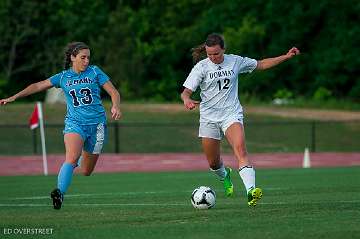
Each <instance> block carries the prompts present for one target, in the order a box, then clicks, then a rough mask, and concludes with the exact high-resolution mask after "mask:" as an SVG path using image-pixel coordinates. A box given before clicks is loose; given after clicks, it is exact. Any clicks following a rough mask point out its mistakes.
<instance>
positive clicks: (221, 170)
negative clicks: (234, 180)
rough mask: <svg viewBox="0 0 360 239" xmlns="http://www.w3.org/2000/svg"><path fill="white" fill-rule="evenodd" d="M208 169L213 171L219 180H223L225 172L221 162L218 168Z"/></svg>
mask: <svg viewBox="0 0 360 239" xmlns="http://www.w3.org/2000/svg"><path fill="white" fill-rule="evenodd" d="M210 171H212V172H214V173H215V174H216V175H217V176H218V177H219V178H220V180H224V178H225V177H226V173H227V172H226V170H225V167H224V165H223V164H221V166H220V168H218V169H212V168H210Z"/></svg>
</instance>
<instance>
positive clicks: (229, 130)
mask: <svg viewBox="0 0 360 239" xmlns="http://www.w3.org/2000/svg"><path fill="white" fill-rule="evenodd" d="M224 52H225V43H224V39H223V37H222V36H221V35H219V34H210V35H209V36H208V37H207V39H206V42H205V43H204V44H202V45H200V46H198V47H196V48H194V49H193V57H194V61H195V62H197V64H196V65H195V66H194V67H193V69H192V70H191V72H190V74H189V76H188V77H187V79H186V81H185V82H184V84H183V86H184V87H185V89H184V91H183V92H182V93H181V99H182V100H183V102H184V105H185V107H186V108H187V109H189V110H192V109H194V108H195V107H196V105H198V104H200V127H199V137H200V138H202V147H203V151H204V153H205V155H206V158H207V160H208V163H209V166H210V170H211V171H213V172H214V173H215V174H216V175H218V176H219V178H220V180H222V181H223V184H224V189H225V195H226V196H231V195H232V194H233V191H234V188H233V184H232V182H231V178H230V173H231V168H229V167H225V166H224V164H223V161H222V160H221V157H220V141H221V140H222V138H223V137H224V136H225V137H226V139H227V141H228V142H229V144H230V145H231V147H232V149H233V152H234V155H235V157H236V159H237V161H238V163H239V175H240V177H241V179H242V181H243V183H244V186H245V189H246V192H247V197H248V205H249V206H256V203H257V201H258V200H259V199H260V198H261V197H262V190H261V189H260V188H257V187H255V170H254V168H253V167H252V166H251V162H250V161H249V159H248V156H247V151H246V146H245V135H244V126H243V110H242V106H241V104H240V102H239V98H238V75H239V74H242V73H250V72H252V71H253V70H255V69H256V70H265V69H268V68H271V67H273V66H276V65H278V64H280V63H281V62H283V61H286V60H288V59H290V58H292V57H293V56H295V55H298V54H299V53H300V52H299V50H298V49H297V48H295V47H293V48H291V49H290V50H289V51H288V52H287V53H286V54H284V55H281V56H278V57H274V58H267V59H263V60H260V61H257V60H255V59H251V58H248V57H242V56H238V55H232V54H224ZM205 53H206V55H207V58H206V59H203V60H201V61H199V60H200V56H201V55H202V54H205ZM198 87H200V90H201V91H200V97H201V102H198V101H195V100H192V99H191V98H190V96H191V95H192V93H193V92H194V91H195V90H196V89H197V88H198Z"/></svg>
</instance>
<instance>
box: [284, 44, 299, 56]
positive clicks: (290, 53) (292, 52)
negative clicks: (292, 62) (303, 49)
mask: <svg viewBox="0 0 360 239" xmlns="http://www.w3.org/2000/svg"><path fill="white" fill-rule="evenodd" d="M299 54H300V51H299V49H297V48H296V47H293V48H291V49H290V50H289V51H288V53H286V55H287V56H288V57H289V58H291V57H293V56H296V55H299Z"/></svg>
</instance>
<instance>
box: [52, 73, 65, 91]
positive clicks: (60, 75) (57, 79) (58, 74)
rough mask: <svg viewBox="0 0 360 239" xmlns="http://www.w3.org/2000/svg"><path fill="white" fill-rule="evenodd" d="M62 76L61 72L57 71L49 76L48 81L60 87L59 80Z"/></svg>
mask: <svg viewBox="0 0 360 239" xmlns="http://www.w3.org/2000/svg"><path fill="white" fill-rule="evenodd" d="M62 77H63V72H60V73H57V74H56V75H53V76H52V77H50V78H49V79H50V82H51V84H52V85H53V86H55V87H56V88H60V87H61V86H60V81H61V78H62Z"/></svg>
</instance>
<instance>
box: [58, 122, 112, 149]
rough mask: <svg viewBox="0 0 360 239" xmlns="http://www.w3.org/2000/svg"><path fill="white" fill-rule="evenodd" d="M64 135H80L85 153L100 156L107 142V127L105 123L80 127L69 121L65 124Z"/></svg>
mask: <svg viewBox="0 0 360 239" xmlns="http://www.w3.org/2000/svg"><path fill="white" fill-rule="evenodd" d="M63 133H64V134H67V133H77V134H79V135H80V136H81V138H82V139H83V141H84V151H86V152H88V153H91V154H100V153H101V151H102V149H103V146H104V145H105V142H106V141H107V127H106V124H105V123H99V124H94V125H78V124H76V123H74V122H69V121H68V122H65V128H64V131H63Z"/></svg>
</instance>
